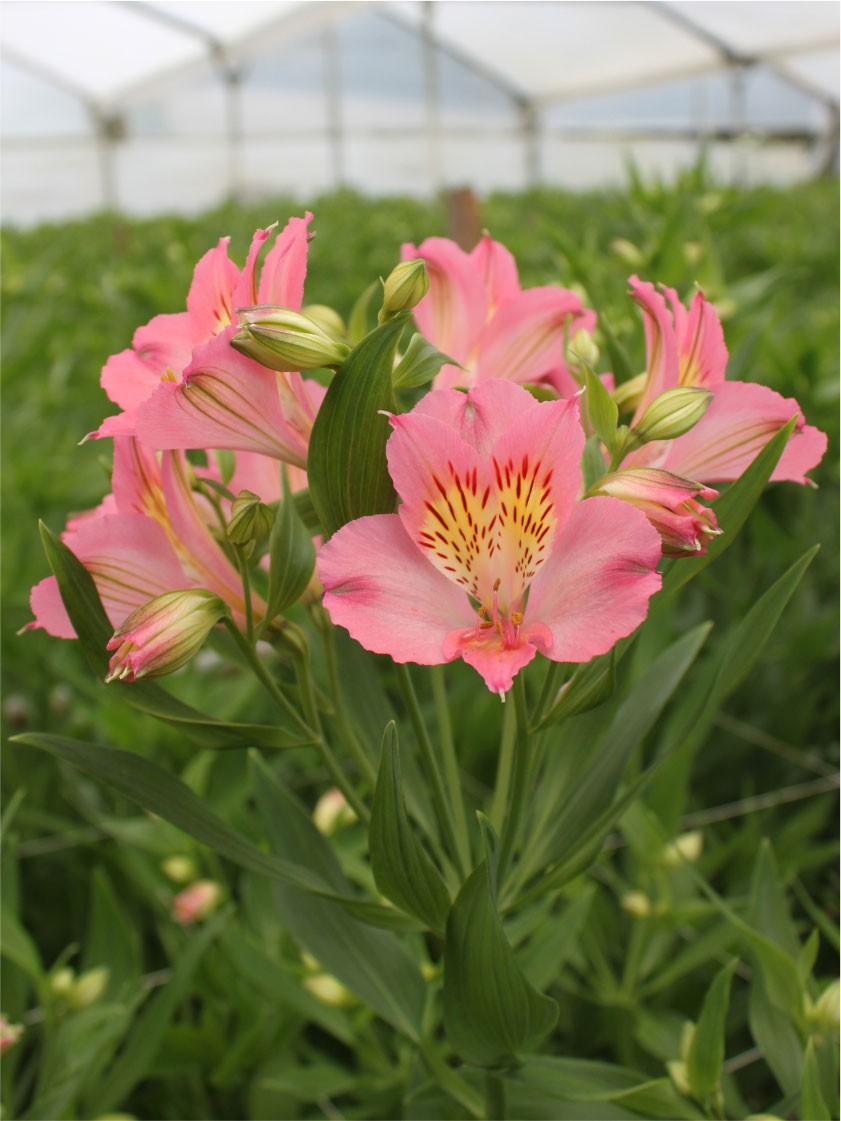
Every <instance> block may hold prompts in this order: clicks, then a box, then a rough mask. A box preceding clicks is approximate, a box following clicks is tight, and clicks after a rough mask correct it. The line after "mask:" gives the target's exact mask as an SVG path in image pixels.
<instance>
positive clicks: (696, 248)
mask: <svg viewBox="0 0 841 1121" xmlns="http://www.w3.org/2000/svg"><path fill="white" fill-rule="evenodd" d="M683 256H684V257H685V258H686V262H687V264H690V265H697V264H698V262H699V261H700V260H701V258H702V257H703V256H704V247H703V245H702V244H701V242H700V241H687V242H686V243H685V245H684V247H683Z"/></svg>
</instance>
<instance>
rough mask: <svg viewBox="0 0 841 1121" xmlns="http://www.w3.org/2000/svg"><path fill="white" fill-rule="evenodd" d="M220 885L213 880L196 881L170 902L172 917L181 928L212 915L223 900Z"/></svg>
mask: <svg viewBox="0 0 841 1121" xmlns="http://www.w3.org/2000/svg"><path fill="white" fill-rule="evenodd" d="M224 895H225V893H224V891H223V889H222V885H221V884H218V883H216V881H215V880H197V881H196V882H195V883H194V884H190V886H189V887H185V888H184V890H183V891H179V893H178V894H177V895H176V897H175V898H174V899H173V901H172V917H173V919H174V920H175V921H176V922H177V923H180V924H181V926H191V925H192V924H193V923H196V922H201V921H202V920H203V919H206V918H207V917H208V916H209V915H212V914H213V912H214V911H215V910H216V908H217V907H218V906H219V904H220V903H221V902H222V899H223V898H224Z"/></svg>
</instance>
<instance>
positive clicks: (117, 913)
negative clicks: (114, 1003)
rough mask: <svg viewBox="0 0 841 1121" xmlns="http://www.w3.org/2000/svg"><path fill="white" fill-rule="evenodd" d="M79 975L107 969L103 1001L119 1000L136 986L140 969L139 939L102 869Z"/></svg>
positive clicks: (97, 871) (94, 882) (96, 873)
mask: <svg viewBox="0 0 841 1121" xmlns="http://www.w3.org/2000/svg"><path fill="white" fill-rule="evenodd" d="M82 946H83V952H82V960H81V962H80V972H85V971H87V970H88V969H94V968H96V967H97V966H102V965H104V966H106V967H107V968H108V983H107V986H106V988H105V991H104V994H103V996H104V999H106V1000H109V999H117V998H119V997H120V995H121V994H122V992H123V990H124V989H127V988H129V987H133V986H135V985H136V984H137V981H138V979H139V977H140V970H141V962H142V956H141V949H140V937H139V934H138V931H137V927H136V926H135V925H134V923H132V922H131V920H130V919H129V916H128V912H127V911H126V908H125V906H124V905H123V904H122V903H121V902H120V900H119V898H118V896H117V894H116V892H115V891H114V888H113V886H112V884H111V881H110V880H109V879H108V876H107V874H106V872H105V870H104V869H103V868H96V869H94V872H93V875H92V877H91V899H90V907H89V912H88V925H87V929H86V931H85V939H84V942H83V944H82Z"/></svg>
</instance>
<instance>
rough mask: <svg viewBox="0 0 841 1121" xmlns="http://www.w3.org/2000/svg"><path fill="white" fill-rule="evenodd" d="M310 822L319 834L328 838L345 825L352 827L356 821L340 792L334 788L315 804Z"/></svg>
mask: <svg viewBox="0 0 841 1121" xmlns="http://www.w3.org/2000/svg"><path fill="white" fill-rule="evenodd" d="M312 820H313V824H314V825H315V827H316V829H317V830H318V831H319V833H323V834H324V836H325V837H330V836H331V835H332V834H333V833H336V832H338V830H339V829H342V828H344V827H345V826H346V825H352V824H353V822H354V821H356V814H355V813H354V812H353V809H352V807H351V806H349V805H348V803H347V799H346V798H345V796H344V794H342V792H341V790H339V789H337V788H336V787H335V786H334V787H333V788H332V789H331V790H328V791H327V793H326V794H322V796H321V797H320V798H319V799H318V801H317V802H316V804H315V809H314V810H313V812H312Z"/></svg>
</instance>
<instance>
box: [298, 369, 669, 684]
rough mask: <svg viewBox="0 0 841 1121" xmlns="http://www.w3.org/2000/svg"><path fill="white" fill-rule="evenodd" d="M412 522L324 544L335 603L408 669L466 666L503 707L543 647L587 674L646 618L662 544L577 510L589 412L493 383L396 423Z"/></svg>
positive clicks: (392, 461)
mask: <svg viewBox="0 0 841 1121" xmlns="http://www.w3.org/2000/svg"><path fill="white" fill-rule="evenodd" d="M391 423H392V425H393V427H394V431H393V433H392V435H391V437H390V438H389V442H388V445H387V456H388V463H389V470H390V472H391V477H392V479H393V481H394V485H395V488H396V490H397V492H398V494H399V495H400V497H401V499H402V505H401V506H400V510H399V513H397V514H379V515H374V516H371V517H365V518H359V519H358V520H356V521H353V522H349V523H348V524H347V525H345V526H343V527H342V528H341V529H340V530H339V531H338V532H337V533H336V534H335V535H334V536H333V538H332V539H331V540H330V541H328V542H327V544H326V545H324V546H323V548H322V549H321V552H320V554H319V559H318V571H319V575H320V577H321V582H322V584H323V585H324V589H325V596H324V606H325V607H326V609H327V610H328V612H329V613H330V616H331V618H332V619H333V622H334V623H337V624H338V625H340V626H343V627H345V628H347V630H348V631H349V632H350V634H351V635H352V636H353V638H355V639H356V640H357V641H358V642H359V643H361V645H362V646H364V647H366V649H368V650H373V651H374V652H376V653H378V654H389V655H391V657H392V658H393V659H394V660H395V661H396V662H418V663H420V664H421V665H438V664H441V663H444V662H449V661H452V660H453V659H454V658H458V657H461V658H463V659H464V661H466V662H467V663H468V664H469V665H471V666H473V667H474V668H475V669H476V670H478V672H479V673H480V674H481V676H482V677H483V678H484V680H485V683H486V684H487V686H488V688H489V689H490V690H491V691H492V692H495V693H499V694H500V695H502V696H504V695H505V693H506V692H507V691H508V690H509V689H510V688H511V684H512V682H513V679H514V676H515V675H516V674H517V672H518V671H519V670H520V669H522V667H523V666H525V665H527V664H528V663H529V662H530V661H531V660H532V658H533V657H534V656H535V654H536V653H537V651H538V650H539V651H540V652H541V653H543V654H545V655H546V656H547V657H549V658H551V659H553V660H554V661H558V662H586V661H589V659H590V658H593V657H595V655H597V654H603V653H605V652H606V651H607V650H609V649H610V648H611V647H612V646H613V645H614V644H615V643H616V642H617V641H618V640H619V639H620V638H623V637H624V636H625V635H628V634H630V633H631V631H633V630H634V629H635V628H636V627H637V626H638V625H639V624H640V623H641V622H642V620H643V619H644V618H645V615H646V612H647V609H648V600H649V598H650V597H651V595H652V594H653V593H654V592H655V591H656V590H657V588H658V587H659V586H660V577H659V575H658V574H657V573H656V572H655V568H656V565H657V562H658V560H659V559H660V538H659V537H658V535H657V533H656V532H655V531H654V529H652V527H651V526H650V525H649V523H648V521H647V520H646V518H645V517H644V515H642V514H641V513H640V512H639V511H638V510H635V509H634V508H633V507H632V506H630V505H628V504H627V503H624V502H620V501H618V500H617V499H613V498H601V497H600V498H588V499H586V500H584V501H578V499H577V495H578V493H579V488H580V486H581V471H580V466H579V464H580V459H581V452H582V448H583V445H584V433H583V430H582V428H581V424H580V418H579V407H578V402H577V401H575V400H571V401H545V402H540V403H538V402H536V401H535V399H534V398H533V397H532V396H531V394H530V393H528V392H527V391H526V390H525V389H522V388H521V387H520V386H517V385H514V384H512V383H511V382H507V381H499V380H497V381H490V382H486V383H483V384H482V385H478V386H476V387H475V388H474V389H472V390H471V391H470V392H469V393H468V394H467V395H465V394H463V393H459V392H457V391H455V390H438V391H433V392H432V393H430V394H428V395H427V396H426V397H424V398H423V399H422V400H421V401H420V402H419V404H418V405H417V406H416V407H415V408H414V409H413V410H412V412H411V413H408V414H406V415H403V416H394V417H392V418H391Z"/></svg>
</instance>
